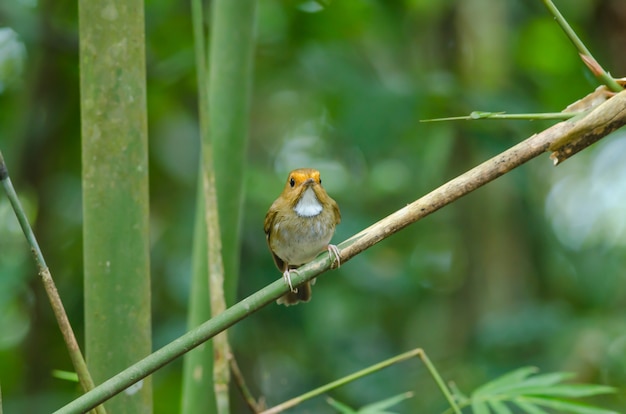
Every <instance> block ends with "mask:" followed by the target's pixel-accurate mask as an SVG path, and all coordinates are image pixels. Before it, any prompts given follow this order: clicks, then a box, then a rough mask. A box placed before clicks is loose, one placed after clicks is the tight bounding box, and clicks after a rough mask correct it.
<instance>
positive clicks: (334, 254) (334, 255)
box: [327, 244, 341, 269]
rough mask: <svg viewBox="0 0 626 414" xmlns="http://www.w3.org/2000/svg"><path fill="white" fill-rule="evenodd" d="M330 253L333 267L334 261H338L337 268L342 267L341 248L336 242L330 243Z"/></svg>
mask: <svg viewBox="0 0 626 414" xmlns="http://www.w3.org/2000/svg"><path fill="white" fill-rule="evenodd" d="M327 249H328V254H329V255H330V267H331V268H332V267H333V264H334V263H337V269H338V268H340V267H341V257H339V248H338V247H337V246H335V245H334V244H329V245H328V247H327Z"/></svg>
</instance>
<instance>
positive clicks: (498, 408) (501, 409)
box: [489, 400, 513, 414]
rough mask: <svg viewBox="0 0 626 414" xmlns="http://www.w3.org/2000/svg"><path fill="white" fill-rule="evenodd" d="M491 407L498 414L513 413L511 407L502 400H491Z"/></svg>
mask: <svg viewBox="0 0 626 414" xmlns="http://www.w3.org/2000/svg"><path fill="white" fill-rule="evenodd" d="M489 407H491V409H492V410H493V411H495V413H496V414H513V412H512V411H511V409H510V408H509V407H507V406H506V404H505V403H503V402H502V401H500V400H492V401H489Z"/></svg>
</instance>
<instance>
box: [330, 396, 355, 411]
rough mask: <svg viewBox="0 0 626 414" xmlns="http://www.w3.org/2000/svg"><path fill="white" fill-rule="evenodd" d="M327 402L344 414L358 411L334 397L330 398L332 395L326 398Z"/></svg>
mask: <svg viewBox="0 0 626 414" xmlns="http://www.w3.org/2000/svg"><path fill="white" fill-rule="evenodd" d="M326 403H327V404H328V405H330V406H331V407H333V408H334V409H336V410H337V411H339V412H340V413H342V414H357V411H354V409H353V408H351V407H349V406H347V405H346V404H344V403H341V402H339V401H337V400H335V399H333V398H330V397H328V398H326Z"/></svg>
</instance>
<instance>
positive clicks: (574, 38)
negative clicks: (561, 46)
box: [542, 0, 623, 92]
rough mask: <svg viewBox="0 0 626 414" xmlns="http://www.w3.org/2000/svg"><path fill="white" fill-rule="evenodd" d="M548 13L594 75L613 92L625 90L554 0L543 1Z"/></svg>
mask: <svg viewBox="0 0 626 414" xmlns="http://www.w3.org/2000/svg"><path fill="white" fill-rule="evenodd" d="M542 1H543V4H544V5H545V6H546V8H547V9H548V11H549V12H550V13H551V14H552V15H553V16H554V20H556V22H557V23H558V24H559V26H561V29H563V31H564V32H565V34H566V35H567V37H568V38H569V40H570V41H571V42H572V43H573V44H574V46H575V47H576V49H578V53H579V54H580V57H581V58H582V60H583V62H584V63H585V65H587V67H588V68H589V69H590V70H591V72H592V73H593V75H594V76H595V77H597V78H598V79H600V81H601V82H602V83H603V84H605V85H606V86H607V87H608V88H609V89H610V90H612V91H613V92H619V91H621V90H622V89H623V88H622V87H621V86H620V85H619V84H618V83H617V82H616V81H615V79H613V77H612V76H611V75H609V74H608V73H607V72H606V71H605V70H604V68H602V66H600V64H599V63H598V61H597V60H596V59H595V58H594V57H593V55H592V54H591V52H590V51H589V49H587V46H585V44H584V43H583V42H582V40H580V38H579V37H578V35H577V34H576V32H575V31H574V29H572V27H571V26H570V25H569V23H568V22H567V20H565V18H564V17H563V15H562V14H561V12H560V11H559V9H557V8H556V6H555V5H554V3H552V0H542Z"/></svg>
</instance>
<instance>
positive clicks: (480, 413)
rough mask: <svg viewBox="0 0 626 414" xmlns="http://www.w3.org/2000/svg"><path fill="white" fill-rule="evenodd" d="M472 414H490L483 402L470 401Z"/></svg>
mask: <svg viewBox="0 0 626 414" xmlns="http://www.w3.org/2000/svg"><path fill="white" fill-rule="evenodd" d="M472 413H473V414H490V413H489V408H488V407H487V404H485V402H484V401H481V400H475V399H472Z"/></svg>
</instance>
